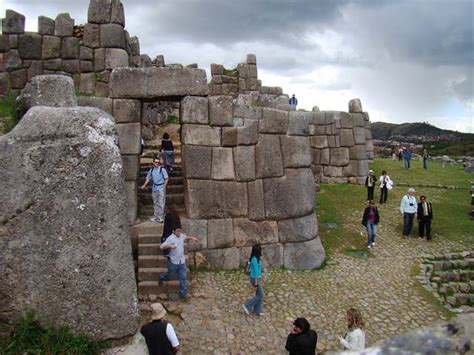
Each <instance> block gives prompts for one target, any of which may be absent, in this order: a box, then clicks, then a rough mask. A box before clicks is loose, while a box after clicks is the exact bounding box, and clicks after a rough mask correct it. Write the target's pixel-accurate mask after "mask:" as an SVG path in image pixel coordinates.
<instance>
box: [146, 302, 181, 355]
mask: <svg viewBox="0 0 474 355" xmlns="http://www.w3.org/2000/svg"><path fill="white" fill-rule="evenodd" d="M150 308H151V322H149V323H147V324H145V325H144V326H143V327H142V328H141V330H140V332H141V333H142V335H143V337H144V338H145V341H146V346H147V348H148V353H149V354H150V355H162V354H165V355H172V354H176V353H177V352H178V351H179V341H178V337H177V336H176V332H175V331H174V328H173V326H172V325H171V324H170V323H168V322H167V321H165V320H164V319H163V318H164V317H165V315H166V310H165V309H164V308H163V306H162V305H161V304H160V303H153V304H152V305H151V306H150Z"/></svg>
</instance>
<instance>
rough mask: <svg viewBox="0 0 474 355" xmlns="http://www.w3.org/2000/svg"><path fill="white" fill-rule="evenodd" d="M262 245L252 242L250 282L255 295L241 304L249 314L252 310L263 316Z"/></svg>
mask: <svg viewBox="0 0 474 355" xmlns="http://www.w3.org/2000/svg"><path fill="white" fill-rule="evenodd" d="M261 258H262V247H261V245H260V244H254V246H253V247H252V253H251V254H250V259H249V263H250V274H249V276H250V282H251V284H252V285H253V286H254V287H255V288H256V291H255V296H253V297H252V298H251V299H249V300H247V301H246V302H245V303H244V304H243V305H242V307H243V309H244V312H245V313H247V314H250V312H254V313H255V314H256V315H257V316H263V311H262V300H263V295H264V293H263V282H262V260H261Z"/></svg>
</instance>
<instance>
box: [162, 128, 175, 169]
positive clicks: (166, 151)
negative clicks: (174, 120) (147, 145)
mask: <svg viewBox="0 0 474 355" xmlns="http://www.w3.org/2000/svg"><path fill="white" fill-rule="evenodd" d="M161 149H162V150H163V159H164V163H165V169H166V171H167V172H168V174H170V173H171V172H172V171H173V165H174V147H173V141H172V140H171V139H170V135H169V134H168V133H166V132H165V133H164V134H163V138H162V139H161Z"/></svg>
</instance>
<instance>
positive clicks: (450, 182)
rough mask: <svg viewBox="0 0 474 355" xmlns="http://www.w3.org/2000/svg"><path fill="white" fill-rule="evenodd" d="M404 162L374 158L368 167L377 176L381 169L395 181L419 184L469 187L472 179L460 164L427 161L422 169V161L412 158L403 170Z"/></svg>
mask: <svg viewBox="0 0 474 355" xmlns="http://www.w3.org/2000/svg"><path fill="white" fill-rule="evenodd" d="M404 166H405V165H404V162H403V161H398V160H391V159H383V158H376V160H375V161H374V162H373V163H371V164H369V168H370V169H373V170H374V171H375V175H376V176H377V178H378V177H379V176H380V175H381V172H382V170H385V171H387V174H388V175H389V176H390V177H391V178H392V180H393V181H394V182H395V185H396V184H397V183H404V184H410V185H411V184H412V185H414V186H419V185H423V184H425V185H426V184H431V185H447V186H458V187H469V186H470V185H469V181H470V180H474V174H472V173H468V172H465V171H464V170H463V167H462V164H453V165H451V164H445V165H444V167H443V164H442V163H441V162H437V161H431V160H430V161H429V162H428V169H427V170H425V169H423V162H422V161H419V160H412V161H411V167H410V169H409V170H405V168H404Z"/></svg>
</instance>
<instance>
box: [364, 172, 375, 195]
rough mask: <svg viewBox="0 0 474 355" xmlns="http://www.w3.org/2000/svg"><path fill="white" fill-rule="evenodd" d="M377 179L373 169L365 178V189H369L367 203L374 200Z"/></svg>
mask: <svg viewBox="0 0 474 355" xmlns="http://www.w3.org/2000/svg"><path fill="white" fill-rule="evenodd" d="M376 182H377V177H376V176H375V174H374V171H373V170H372V169H370V170H369V174H368V175H367V177H366V178H365V187H367V201H370V200H373V199H374V189H375V183H376Z"/></svg>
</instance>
